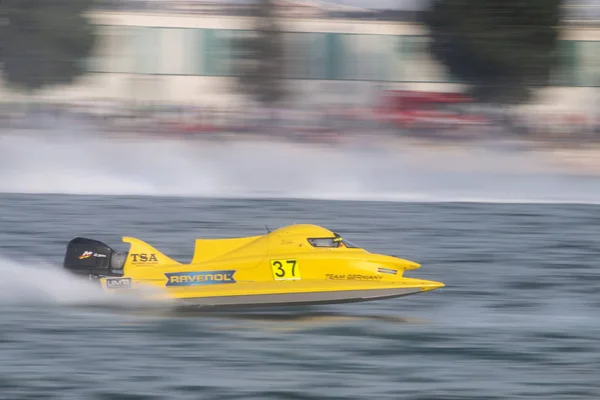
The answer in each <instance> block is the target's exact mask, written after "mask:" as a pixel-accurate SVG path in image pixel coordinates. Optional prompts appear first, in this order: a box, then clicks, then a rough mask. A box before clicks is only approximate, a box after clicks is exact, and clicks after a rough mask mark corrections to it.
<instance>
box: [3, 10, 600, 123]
mask: <svg viewBox="0 0 600 400" xmlns="http://www.w3.org/2000/svg"><path fill="white" fill-rule="evenodd" d="M249 3H250V2H249V1H242V0H237V1H203V0H195V1H192V0H188V1H174V0H173V1H167V0H152V1H150V0H144V1H142V0H138V1H136V0H128V1H104V2H101V5H100V6H99V7H98V8H97V9H96V10H94V11H93V12H92V13H91V14H90V17H91V18H92V20H93V23H94V24H95V25H96V26H97V27H98V36H99V40H98V43H97V46H96V48H95V51H94V53H93V56H92V57H90V58H89V60H87V63H86V65H87V67H86V68H87V71H88V73H87V74H86V75H85V76H83V77H82V78H80V79H79V80H78V81H77V82H76V83H75V84H73V85H70V86H62V87H55V88H51V89H45V90H42V91H41V92H40V95H39V96H37V99H42V100H46V101H60V102H61V103H70V104H84V103H86V102H93V103H94V104H96V105H97V104H112V105H118V106H123V105H125V104H129V105H131V104H135V105H138V106H139V105H144V106H152V107H155V106H158V105H160V106H192V107H206V108H211V109H219V110H224V109H226V110H240V109H244V108H247V107H248V99H247V97H245V95H244V94H243V93H242V91H241V90H239V88H238V85H237V82H236V80H235V74H236V72H235V69H234V68H233V65H234V62H235V51H234V46H233V41H234V40H235V39H236V38H239V37H241V36H243V35H244V34H245V32H246V31H247V30H249V29H250V24H251V21H252V18H251V17H250V16H249ZM348 3H349V2H348V1H347V2H346V3H345V4H344V1H343V0H340V1H339V2H333V1H319V0H280V6H281V13H282V14H283V17H284V20H283V21H284V22H283V27H284V30H285V34H284V37H285V43H286V44H285V49H286V57H285V60H286V61H285V71H286V72H285V77H286V78H287V80H288V86H289V87H290V88H291V89H292V90H291V92H292V94H293V95H292V96H291V97H290V100H289V102H288V103H289V104H288V105H289V107H290V108H322V107H338V108H339V107H347V108H359V109H373V108H375V107H378V105H380V104H381V102H382V99H383V98H384V97H385V96H384V94H385V93H387V92H389V91H391V90H408V91H417V92H421V91H423V92H428V93H448V92H449V93H459V92H461V90H462V86H461V84H460V82H458V81H457V80H456V79H454V78H453V77H452V76H449V75H448V73H447V72H446V71H445V69H444V68H443V67H442V66H441V65H440V64H439V63H438V62H436V61H435V60H434V59H433V58H432V57H431V55H430V54H429V52H428V50H427V41H428V33H427V31H426V30H425V28H424V26H423V25H422V24H421V23H419V20H420V14H421V12H422V11H421V8H422V6H423V4H424V3H422V2H413V3H410V2H396V1H390V2H387V3H384V2H382V3H380V7H377V8H375V7H372V6H371V5H373V6H374V5H375V2H374V1H373V2H372V3H371V2H369V1H364V2H362V3H360V4H362V7H359V6H357V5H356V4H358V3H359V2H354V5H347V4H348ZM398 3H402V4H401V8H400V9H398V8H396V5H397V4H398ZM386 5H389V8H386ZM597 8H598V7H597V6H590V5H588V6H586V5H585V4H581V3H578V4H571V5H570V7H569V9H568V10H567V15H568V17H567V18H566V19H565V20H564V21H565V22H564V24H563V26H562V29H561V40H560V45H559V46H560V55H561V62H560V65H559V67H558V68H557V69H556V70H555V71H554V72H553V76H552V83H551V86H550V87H549V88H546V89H544V90H542V91H541V92H540V96H539V97H538V98H537V99H536V100H535V101H534V102H533V103H532V104H530V105H528V106H530V108H531V109H536V108H540V109H543V110H545V111H548V110H561V111H565V112H567V111H577V112H581V113H584V114H586V115H595V113H596V111H595V110H596V108H598V104H600V103H599V101H598V100H599V99H600V98H598V96H597V90H596V88H597V86H599V85H600V26H598V24H597V21H598V18H597V15H598V13H596V11H597ZM0 90H2V91H1V92H0V96H1V97H2V98H4V99H11V100H14V99H17V98H19V96H20V95H19V94H18V93H14V92H9V91H8V89H6V88H4V89H0Z"/></svg>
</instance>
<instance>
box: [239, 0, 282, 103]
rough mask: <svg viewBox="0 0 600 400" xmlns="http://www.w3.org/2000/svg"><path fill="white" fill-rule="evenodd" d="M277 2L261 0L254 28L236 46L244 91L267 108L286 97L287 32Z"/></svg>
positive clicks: (256, 7)
mask: <svg viewBox="0 0 600 400" xmlns="http://www.w3.org/2000/svg"><path fill="white" fill-rule="evenodd" d="M277 11H278V7H277V6H276V4H275V2H274V1H273V0H258V2H257V3H255V4H254V7H253V15H252V16H253V18H254V27H253V28H252V31H251V32H248V35H247V36H244V37H243V38H240V39H238V40H237V42H236V46H235V47H236V50H237V70H238V76H239V82H240V85H241V86H242V88H243V90H244V91H245V92H246V93H248V94H249V95H250V96H251V97H252V98H253V99H255V100H257V101H258V102H260V103H262V104H265V105H275V104H276V103H278V102H280V101H281V100H283V99H284V98H285V97H286V94H287V92H286V90H285V83H284V82H285V80H284V68H285V49H284V39H283V32H282V31H281V28H280V26H279V21H278V17H277Z"/></svg>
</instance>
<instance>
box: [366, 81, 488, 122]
mask: <svg viewBox="0 0 600 400" xmlns="http://www.w3.org/2000/svg"><path fill="white" fill-rule="evenodd" d="M466 104H475V101H474V99H472V98H471V97H469V96H467V95H465V94H462V93H447V92H420V91H412V90H386V91H384V92H383V97H382V102H381V105H380V107H379V108H378V110H377V115H378V116H379V118H381V119H383V120H385V121H388V122H392V123H394V124H396V125H398V126H400V127H404V128H408V127H412V126H416V125H420V124H421V123H426V124H441V125H447V124H452V125H456V124H479V123H485V122H486V119H485V118H484V117H483V116H481V115H477V114H474V113H471V112H469V111H468V108H467V107H464V106H462V107H461V105H466Z"/></svg>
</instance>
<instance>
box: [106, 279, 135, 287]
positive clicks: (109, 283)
mask: <svg viewBox="0 0 600 400" xmlns="http://www.w3.org/2000/svg"><path fill="white" fill-rule="evenodd" d="M106 288H107V289H131V278H106Z"/></svg>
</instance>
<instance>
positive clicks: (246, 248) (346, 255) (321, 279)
mask: <svg viewBox="0 0 600 400" xmlns="http://www.w3.org/2000/svg"><path fill="white" fill-rule="evenodd" d="M310 238H330V239H331V240H332V241H333V242H335V243H337V246H339V247H313V245H311V243H310V242H309V240H308V239H310ZM123 241H124V242H125V243H129V244H130V245H131V247H130V250H129V254H128V257H127V261H126V262H125V265H124V275H123V277H122V278H130V279H131V283H132V287H133V288H134V289H135V288H140V287H150V288H160V289H161V292H162V293H163V295H165V296H166V297H168V298H173V299H189V298H201V297H213V296H239V295H255V294H289V293H310V292H331V291H348V290H376V289H395V288H420V290H421V291H428V290H433V289H437V288H440V287H443V286H444V284H443V283H441V282H434V281H426V280H420V279H412V278H405V277H404V276H403V274H404V271H406V270H412V269H416V268H419V267H420V265H419V264H418V263H415V262H413V261H409V260H405V259H400V258H397V257H393V256H387V255H381V254H374V253H370V252H368V251H366V250H364V249H360V248H348V247H346V246H345V245H344V242H343V240H342V239H341V238H337V239H336V238H335V234H334V233H333V232H331V231H329V230H327V229H325V228H322V227H319V226H316V225H291V226H287V227H283V228H280V229H277V230H275V231H273V232H270V233H268V234H265V235H262V236H253V237H247V238H234V239H198V240H197V241H196V246H195V251H194V257H193V259H192V262H191V263H189V264H182V263H179V262H177V261H175V260H173V259H171V258H169V257H168V256H166V255H164V254H162V253H161V252H160V251H158V250H156V249H155V248H154V247H152V246H151V245H149V244H147V243H145V242H143V241H141V240H139V239H135V238H131V237H124V238H123ZM382 268H383V269H382ZM108 279H111V278H108ZM101 282H102V285H103V287H105V288H106V289H107V290H109V291H111V292H120V291H122V289H108V288H107V286H106V278H102V279H101Z"/></svg>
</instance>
